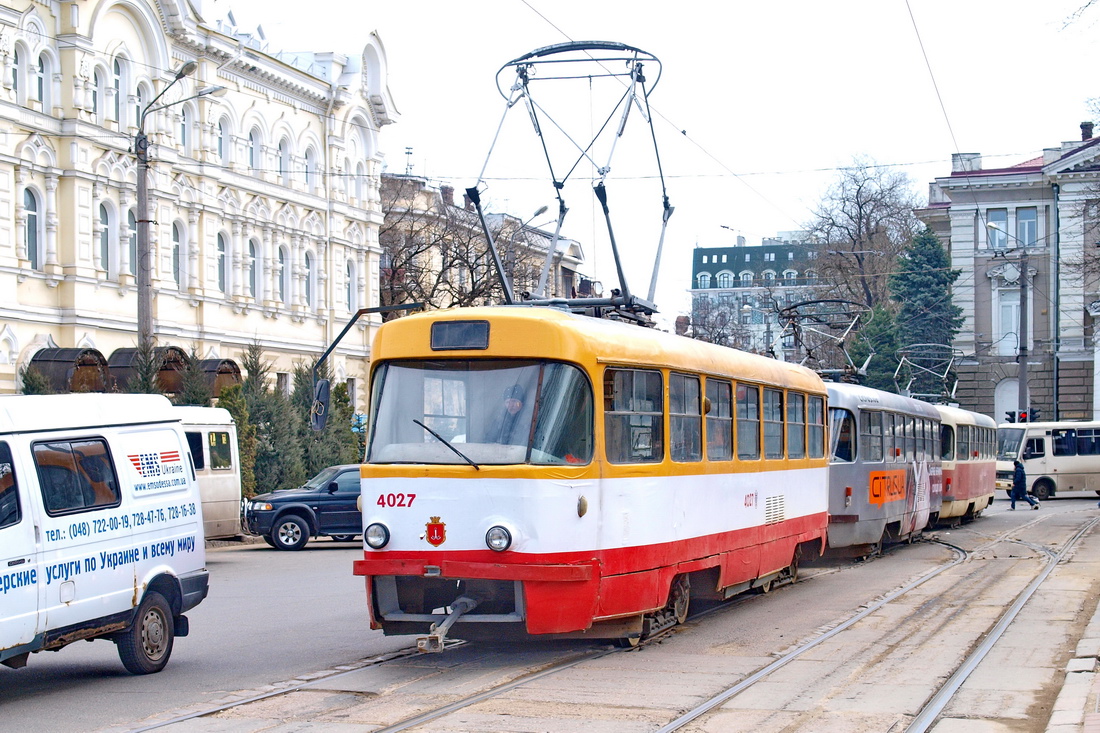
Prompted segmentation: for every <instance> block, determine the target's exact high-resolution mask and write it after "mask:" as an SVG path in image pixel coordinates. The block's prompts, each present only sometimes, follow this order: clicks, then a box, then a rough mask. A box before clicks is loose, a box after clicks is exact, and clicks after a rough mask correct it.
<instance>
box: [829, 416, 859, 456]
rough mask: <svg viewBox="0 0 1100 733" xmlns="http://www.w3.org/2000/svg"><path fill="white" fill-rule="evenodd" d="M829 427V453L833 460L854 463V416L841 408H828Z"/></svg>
mask: <svg viewBox="0 0 1100 733" xmlns="http://www.w3.org/2000/svg"><path fill="white" fill-rule="evenodd" d="M829 427H830V429H831V433H832V438H833V445H832V451H831V455H832V457H833V460H834V461H844V462H845V463H851V462H852V461H854V460H855V457H856V418H855V415H853V414H852V413H851V412H850V411H848V410H845V409H844V408H841V407H830V408H829Z"/></svg>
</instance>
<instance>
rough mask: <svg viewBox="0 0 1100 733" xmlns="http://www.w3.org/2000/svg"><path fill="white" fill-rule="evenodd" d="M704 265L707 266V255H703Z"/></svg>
mask: <svg viewBox="0 0 1100 733" xmlns="http://www.w3.org/2000/svg"><path fill="white" fill-rule="evenodd" d="M703 264H704V265H705V264H707V256H706V255H703Z"/></svg>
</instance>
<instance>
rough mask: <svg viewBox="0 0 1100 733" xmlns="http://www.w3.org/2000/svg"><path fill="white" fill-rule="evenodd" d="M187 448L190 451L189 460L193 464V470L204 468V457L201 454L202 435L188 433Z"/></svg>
mask: <svg viewBox="0 0 1100 733" xmlns="http://www.w3.org/2000/svg"><path fill="white" fill-rule="evenodd" d="M187 447H188V448H190V449H191V460H193V461H194V462H195V470H196V471H201V470H203V469H204V468H206V456H205V455H204V454H203V452H202V433H195V432H188V433H187Z"/></svg>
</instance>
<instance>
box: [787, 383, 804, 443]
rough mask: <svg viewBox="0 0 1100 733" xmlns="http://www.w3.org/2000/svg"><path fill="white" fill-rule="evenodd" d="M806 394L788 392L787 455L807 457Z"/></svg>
mask: <svg viewBox="0 0 1100 733" xmlns="http://www.w3.org/2000/svg"><path fill="white" fill-rule="evenodd" d="M805 402H806V397H805V395H800V394H798V393H797V392H788V393H787V457H788V458H805V457H806V417H805Z"/></svg>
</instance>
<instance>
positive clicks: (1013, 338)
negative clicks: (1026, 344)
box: [994, 288, 1020, 356]
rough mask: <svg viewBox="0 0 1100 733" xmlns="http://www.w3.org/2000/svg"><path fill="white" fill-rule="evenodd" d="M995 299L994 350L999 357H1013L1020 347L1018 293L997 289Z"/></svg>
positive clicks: (1010, 289)
mask: <svg viewBox="0 0 1100 733" xmlns="http://www.w3.org/2000/svg"><path fill="white" fill-rule="evenodd" d="M995 298H996V302H997V308H996V311H995V314H996V324H995V326H994V336H995V337H996V344H995V347H994V348H995V350H996V353H997V354H998V355H999V356H1013V355H1015V354H1016V353H1017V350H1018V349H1019V347H1020V291H1019V290H1014V289H1012V288H998V289H997V290H996V291H995Z"/></svg>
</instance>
